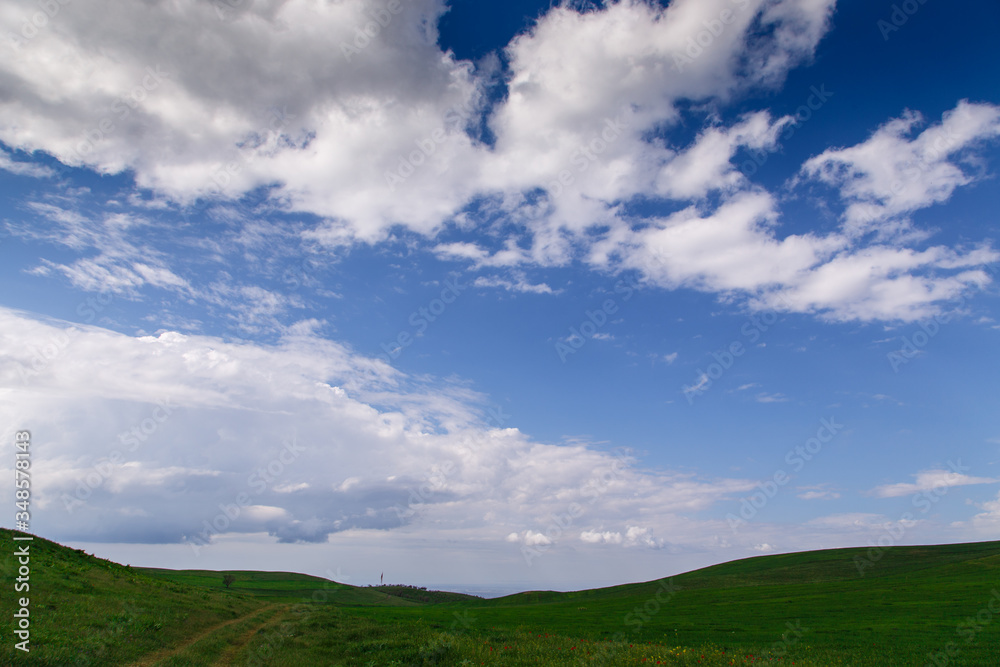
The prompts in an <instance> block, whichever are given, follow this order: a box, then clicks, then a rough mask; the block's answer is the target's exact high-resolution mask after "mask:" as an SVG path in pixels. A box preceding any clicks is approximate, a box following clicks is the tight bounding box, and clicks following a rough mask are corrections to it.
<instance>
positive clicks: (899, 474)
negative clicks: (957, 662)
mask: <svg viewBox="0 0 1000 667" xmlns="http://www.w3.org/2000/svg"><path fill="white" fill-rule="evenodd" d="M94 11H96V10H93V9H92V8H87V9H85V8H83V7H82V6H81V7H77V6H76V5H75V4H72V3H70V4H65V5H64V4H61V3H59V2H54V3H51V4H46V3H38V4H33V3H26V2H0V34H2V35H4V38H3V39H2V40H0V48H2V49H3V50H4V57H3V59H2V63H3V64H2V65H0V70H2V73H3V74H2V79H0V81H2V83H0V89H2V90H3V91H4V93H5V94H4V95H3V96H2V97H0V105H2V113H0V119H2V120H0V207H2V208H0V210H2V217H0V222H2V228H0V233H2V239H0V258H2V260H3V261H2V263H0V271H2V280H3V286H4V287H3V291H2V300H0V320H2V322H0V333H2V335H0V381H2V384H0V392H2V393H3V395H4V400H3V401H2V403H0V413H2V415H3V420H2V421H3V425H4V426H3V428H4V429H5V433H6V435H5V436H4V438H5V439H7V440H8V441H12V440H13V433H14V432H15V431H17V430H22V429H29V430H31V432H32V435H33V447H34V450H33V458H32V465H33V475H34V477H33V486H32V489H33V494H34V495H33V514H32V530H34V531H37V532H38V533H39V534H42V535H44V536H46V537H50V538H52V539H56V540H60V541H63V542H68V543H71V544H74V545H77V546H83V547H84V548H86V549H87V550H88V551H92V552H96V553H98V554H100V555H102V556H105V557H109V558H114V559H117V560H121V561H125V562H131V563H133V564H137V563H141V564H144V565H156V566H171V567H198V568H210V567H216V568H228V569H238V568H260V569H291V570H298V571H305V572H311V573H314V574H319V575H324V576H331V577H333V578H338V579H340V580H345V581H348V582H349V583H361V584H364V583H372V582H374V581H375V580H376V579H377V577H378V575H379V573H380V572H382V571H385V572H386V573H387V577H390V575H391V580H393V581H400V582H407V583H415V584H420V585H437V586H443V587H452V588H467V589H473V588H474V589H477V590H485V589H489V590H491V591H495V592H499V591H506V590H513V589H524V588H539V587H548V588H563V589H566V588H580V587H586V586H597V585H607V584H614V583H620V582H622V581H635V580H643V579H652V578H655V577H660V576H665V575H667V574H671V573H676V572H679V571H683V570H687V569H691V568H694V567H698V566H702V565H707V564H710V563H715V562H721V561H726V560H731V559H735V558H741V557H745V556H749V555H756V554H761V553H776V552H785V551H798V550H804V549H814V548H825V547H838V546H866V545H873V544H882V545H883V546H884V545H886V544H889V543H892V544H912V543H940V542H959V541H976V540H986V539H994V538H995V537H996V535H997V531H998V528H1000V470H998V466H997V462H998V449H1000V424H998V423H997V419H996V415H997V414H1000V411H998V409H997V407H998V406H997V405H996V403H997V398H996V396H997V395H998V392H997V391H996V379H995V378H996V372H995V369H996V352H995V350H996V345H997V337H998V336H1000V323H998V307H1000V299H998V290H997V274H998V268H1000V261H998V260H1000V251H998V250H997V238H998V235H1000V228H998V222H997V218H996V213H995V212H996V211H997V210H998V204H1000V195H998V192H1000V190H998V189H997V187H996V178H997V176H996V174H997V169H998V165H1000V89H998V88H997V84H996V82H997V81H1000V64H998V63H1000V58H998V56H1000V46H997V45H996V40H995V39H993V37H994V35H993V32H994V28H995V26H996V25H997V24H998V20H1000V9H998V8H997V7H995V6H992V5H990V4H988V3H977V2H962V3H958V4H954V3H952V4H948V5H945V4H941V3H937V4H935V3H933V2H928V3H923V4H921V3H919V2H912V3H896V4H893V3H877V2H876V3H861V2H845V3H836V2H834V1H833V0H800V1H797V2H793V1H790V0H786V1H779V0H715V1H712V2H705V1H701V2H694V1H693V0H688V1H683V2H672V3H669V4H667V3H664V4H661V5H657V4H649V3H642V2H620V3H609V4H607V5H601V4H597V3H578V4H566V5H557V4H550V3H548V2H546V3H540V2H534V3H530V2H523V3H503V4H498V3H474V2H471V1H464V2H454V3H446V2H439V1H436V0H399V2H391V3H390V2H378V1H377V0H376V1H374V2H369V1H368V0H341V1H339V2H319V1H315V0H313V1H309V0H288V1H287V2H277V1H272V2H265V1H263V0H257V1H256V2H228V1H227V0H213V1H208V0H201V1H195V0H191V1H190V2H180V3H141V4H140V3H134V4H128V5H125V6H120V5H117V4H116V5H115V6H114V7H113V8H112V7H111V5H110V4H109V8H108V11H107V12H106V13H102V12H98V13H97V14H94ZM95 15H100V16H103V17H105V18H104V19H102V20H101V21H100V22H94V21H93V20H92V17H93V16H95ZM365 30H367V31H368V32H367V33H365ZM0 467H4V468H11V469H12V468H13V457H11V459H10V460H8V461H6V462H4V461H0ZM269 470H270V472H268V471H269ZM3 477H4V479H7V480H8V481H6V482H4V483H3V484H0V488H2V489H4V493H8V492H12V491H13V488H12V486H11V484H10V482H9V480H10V479H11V477H12V475H4V476H3ZM12 521H13V517H10V523H12ZM4 525H9V523H8V522H7V521H6V520H5V521H4Z"/></svg>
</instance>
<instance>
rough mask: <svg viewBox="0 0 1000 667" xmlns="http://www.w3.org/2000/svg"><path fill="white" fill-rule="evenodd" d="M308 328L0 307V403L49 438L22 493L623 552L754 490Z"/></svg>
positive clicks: (95, 521)
mask: <svg viewBox="0 0 1000 667" xmlns="http://www.w3.org/2000/svg"><path fill="white" fill-rule="evenodd" d="M308 329H309V327H302V328H300V329H299V333H294V332H293V333H288V334H287V335H286V336H285V337H284V338H283V339H282V340H281V342H280V343H279V344H277V345H275V346H262V345H255V344H251V343H230V342H225V341H222V340H220V339H216V338H211V337H207V336H184V335H181V334H178V333H172V332H165V333H161V334H160V335H158V336H143V337H131V336H126V335H123V334H117V333H113V332H110V331H108V330H106V329H100V328H96V327H90V326H72V327H67V326H66V325H65V324H63V323H57V322H43V321H40V320H37V319H33V318H30V317H27V316H24V315H23V314H20V313H18V312H16V311H11V310H0V332H2V334H0V392H2V394H3V396H4V400H3V403H2V408H0V413H2V415H3V420H4V424H5V425H6V428H8V429H9V430H13V429H19V428H22V427H23V425H34V428H33V433H32V437H33V440H34V441H35V442H37V443H43V442H44V443H45V445H44V447H41V446H39V447H38V451H37V452H35V454H34V456H33V458H32V465H33V466H35V467H36V468H37V469H38V470H39V471H41V470H44V471H45V474H44V475H39V476H38V477H37V480H36V482H35V485H34V486H33V491H34V494H33V498H34V501H35V503H36V504H37V507H38V508H39V510H41V511H40V512H39V514H38V516H37V517H36V523H37V524H38V528H39V530H43V531H44V532H45V533H46V534H47V535H50V536H53V537H56V538H58V539H77V540H80V539H86V540H93V541H105V542H114V541H122V542H140V543H143V542H157V543H171V542H173V543H179V542H181V541H186V542H189V543H193V544H194V545H195V546H196V547H199V548H202V547H205V546H206V545H207V543H208V542H211V541H213V540H214V539H215V538H216V537H218V536H222V535H225V534H228V533H233V534H248V533H257V532H267V533H269V534H270V535H272V536H273V537H274V538H276V539H279V540H282V541H289V542H295V541H307V542H315V541H318V542H323V541H326V539H327V536H328V535H330V534H332V533H339V532H343V531H347V530H361V531H366V530H388V531H393V530H400V531H405V530H406V529H408V528H409V527H411V526H419V527H420V528H421V530H423V531H425V532H426V533H427V534H436V535H439V536H444V538H445V539H466V540H471V541H474V542H475V541H479V542H485V543H493V544H500V543H503V542H504V536H510V535H511V534H513V535H514V536H515V537H514V538H510V537H508V538H507V539H508V540H510V539H514V540H516V541H518V542H520V543H522V544H524V545H529V546H536V547H537V546H552V547H556V546H558V545H559V543H561V542H565V541H571V540H570V536H571V535H576V534H577V533H578V532H579V531H580V530H583V529H585V528H586V526H588V525H592V524H593V523H595V522H598V523H600V522H603V523H608V524H610V523H616V524H621V525H624V526H626V529H625V531H624V535H625V538H624V542H625V544H626V545H627V546H639V545H643V546H660V545H661V544H662V542H661V541H660V540H659V539H658V538H656V537H654V533H655V534H666V529H667V528H668V527H670V526H676V525H677V524H678V522H683V521H685V519H684V518H683V515H684V514H685V513H689V512H696V511H701V510H706V509H709V508H711V507H712V506H713V505H714V504H715V503H716V502H718V501H719V500H721V499H724V498H727V497H730V496H731V495H732V494H735V493H740V492H745V491H747V490H748V489H750V488H751V487H752V482H750V481H747V480H736V479H717V480H705V479H699V478H698V477H696V476H695V475H692V474H690V473H684V474H681V473H673V472H669V471H658V472H657V471H648V470H640V469H637V468H635V467H633V465H632V463H633V460H632V459H631V458H630V457H628V456H627V455H625V454H624V453H619V454H617V455H615V454H610V453H606V452H601V451H598V450H596V449H592V448H589V447H587V446H585V445H579V444H574V445H551V444H543V443H537V442H533V441H532V440H531V439H530V438H528V437H526V436H525V435H524V434H522V433H520V432H519V431H518V430H517V429H515V428H503V427H497V426H493V427H490V426H487V425H485V424H484V423H483V420H482V419H481V417H480V415H481V413H482V410H483V405H482V397H481V396H479V395H477V394H475V393H473V392H470V391H469V390H468V389H465V388H464V387H462V386H460V385H456V386H452V385H450V384H448V383H437V384H436V385H433V386H429V385H425V384H421V383H419V382H417V381H415V380H413V379H411V378H408V377H406V376H404V375H402V374H401V373H399V372H398V371H395V370H393V369H392V368H390V367H389V366H387V365H385V364H383V363H382V362H380V361H375V360H371V359H367V358H364V357H360V356H357V355H356V354H354V353H352V352H351V351H350V350H348V349H347V348H345V347H343V346H340V345H337V344H335V343H331V342H328V341H324V340H322V339H320V338H317V337H315V336H314V335H313V334H311V333H309V331H308ZM375 405H378V406H380V407H379V408H376V407H374V406H375ZM8 478H12V475H9V476H8ZM654 507H658V508H669V510H664V511H663V512H658V513H657V514H655V515H653V514H650V511H649V508H654ZM554 517H562V519H556V518H554ZM566 521H568V525H566V524H565V522H566ZM639 522H641V525H642V527H641V528H639V527H637V526H638V525H640V524H639ZM671 534H674V535H676V537H675V538H674V539H675V540H676V541H677V542H679V543H683V544H699V543H701V542H703V540H704V539H705V538H704V536H702V535H699V533H698V531H697V530H695V529H693V528H690V529H688V530H685V531H683V532H680V533H679V532H678V531H676V530H674V531H672V532H671ZM449 536H450V537H449ZM514 553H515V554H516V551H515V552H514Z"/></svg>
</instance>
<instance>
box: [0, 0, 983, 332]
mask: <svg viewBox="0 0 1000 667" xmlns="http://www.w3.org/2000/svg"><path fill="white" fill-rule="evenodd" d="M217 4H218V3H214V4H213V3H211V2H207V1H202V0H181V1H178V2H171V3H127V4H125V5H121V4H120V3H111V2H109V1H108V0H102V1H99V2H97V3H96V4H95V3H90V4H88V5H86V6H84V5H82V4H77V3H71V4H67V5H60V10H59V13H58V15H57V16H55V17H53V18H52V19H51V20H50V21H49V22H48V24H47V25H46V26H45V27H44V28H41V29H38V30H37V31H35V33H34V34H32V35H31V37H30V38H28V37H26V36H24V35H21V36H20V37H19V36H18V35H17V31H16V30H15V31H13V32H12V33H11V34H12V35H14V39H7V40H5V41H3V44H2V46H0V49H2V50H3V52H4V57H3V58H2V59H0V74H2V76H3V77H4V80H5V81H6V82H7V85H6V86H5V87H6V89H7V90H8V91H9V94H8V95H7V96H5V97H4V98H3V99H2V100H0V119H2V120H0V140H2V141H3V142H4V143H6V144H7V145H9V146H11V147H15V148H18V149H23V150H25V151H44V152H47V153H49V154H51V155H53V156H54V157H56V158H57V159H58V160H60V161H61V162H63V163H65V164H68V165H75V166H79V165H83V166H87V167H89V168H91V169H94V170H96V171H98V172H101V173H117V172H121V171H123V170H132V172H133V173H134V174H135V180H136V182H137V184H138V185H139V186H140V187H143V188H150V189H152V190H153V191H154V192H155V193H156V194H157V196H160V197H166V198H172V199H174V200H176V201H178V202H190V201H192V200H194V199H195V198H198V197H210V198H212V197H214V198H217V199H222V200H226V199H228V198H238V197H240V196H241V195H243V194H245V193H247V192H249V191H251V190H253V189H255V188H269V193H270V198H271V200H272V201H273V202H274V203H275V204H276V205H279V206H281V207H282V208H284V209H286V210H291V211H304V212H308V213H312V214H315V215H316V216H318V217H319V219H320V222H318V223H316V224H314V225H312V227H311V228H309V229H301V230H298V233H300V234H302V235H303V236H304V237H305V238H307V239H308V240H309V241H315V242H319V243H320V244H322V245H324V246H327V247H333V246H350V245H352V244H354V243H357V242H359V241H368V242H375V241H378V240H380V239H383V238H385V237H386V236H387V235H388V234H389V232H390V230H392V229H394V228H397V227H398V226H402V228H404V229H407V230H410V231H412V232H415V233H417V234H420V235H423V236H424V237H426V238H428V239H430V241H431V242H432V243H433V242H434V238H435V237H436V236H437V235H438V234H439V233H440V231H441V230H443V229H446V228H451V229H460V230H466V231H468V230H471V229H472V228H473V226H474V225H475V224H477V223H476V221H475V220H474V219H473V217H472V216H470V214H469V213H468V211H467V210H466V208H467V207H468V206H469V205H470V204H471V205H477V206H482V207H484V208H487V209H489V210H490V211H491V213H492V214H494V215H496V216H498V217H502V218H503V219H504V220H505V222H506V223H509V225H508V231H506V232H504V234H507V238H502V239H500V241H501V244H502V249H501V250H499V251H491V252H487V251H486V250H485V249H484V248H483V247H480V246H479V245H477V243H476V242H473V241H468V240H463V241H452V242H450V243H447V244H443V245H440V246H438V247H437V248H436V249H437V252H438V253H439V254H440V255H442V256H447V257H450V258H462V259H464V260H465V261H468V262H469V263H470V264H473V265H475V266H479V267H482V266H499V267H512V266H519V265H531V264H534V265H549V266H551V265H564V264H566V263H568V262H570V261H572V260H574V259H584V260H585V261H587V262H589V263H590V264H591V265H593V266H594V267H595V268H598V269H600V270H606V269H609V268H611V269H619V268H635V269H638V270H640V271H641V272H643V273H644V274H645V275H646V277H647V279H648V280H649V282H650V283H653V284H659V285H662V286H665V287H669V288H675V287H679V286H686V287H692V288H695V289H699V290H705V291H709V292H713V293H721V294H724V295H725V296H727V297H732V296H738V297H740V298H742V299H744V300H746V301H747V302H748V303H749V305H750V306H751V307H761V308H762V307H771V308H778V309H782V310H790V311H796V312H807V313H816V314H820V315H822V316H824V317H829V318H833V319H840V320H875V319H887V320H913V319H918V318H921V317H926V316H928V315H930V314H933V313H935V312H938V311H940V310H941V308H942V307H944V306H943V304H944V303H945V302H946V301H948V300H950V299H955V298H957V297H958V296H960V295H961V294H962V293H963V292H964V291H967V290H970V289H973V288H977V287H981V286H982V285H984V284H985V283H986V282H988V278H987V276H986V274H985V273H983V272H982V271H981V270H979V267H980V266H981V264H983V263H985V262H993V261H996V260H997V259H998V257H1000V255H998V254H997V253H995V252H992V251H991V250H989V249H988V248H986V247H985V246H984V247H982V248H979V249H973V250H970V251H965V250H957V249H951V248H944V247H932V248H924V249H920V250H918V249H914V248H912V247H910V246H908V245H906V244H907V243H912V242H916V241H920V240H923V238H924V237H925V236H926V235H927V233H926V232H922V231H920V230H916V229H913V228H911V226H910V224H909V222H908V221H907V220H906V219H905V217H906V216H907V215H908V214H910V213H912V212H913V211H915V210H918V209H920V208H923V207H926V206H929V205H931V204H934V203H939V202H942V201H944V200H945V199H947V198H948V197H949V196H951V194H952V192H953V191H954V190H955V188H957V187H960V186H962V185H967V184H969V183H971V182H973V181H974V180H976V179H977V177H978V175H977V174H976V173H973V172H972V171H971V170H970V169H968V168H963V166H962V164H961V161H962V159H964V158H965V157H966V156H967V155H968V153H969V151H971V150H973V149H974V148H975V147H976V145H977V144H978V143H980V142H982V141H985V140H987V139H992V138H995V137H996V136H997V135H998V132H1000V111H998V110H997V108H996V107H994V106H991V105H986V104H972V103H967V102H961V103H959V104H958V106H956V108H955V109H954V111H952V112H950V113H948V114H946V115H945V117H944V118H943V119H942V121H941V123H940V124H937V125H934V126H932V127H930V128H928V129H926V130H924V131H923V132H922V133H921V134H919V135H918V136H917V137H914V138H910V137H909V134H910V133H911V132H912V131H913V130H914V128H916V126H917V125H918V124H919V122H920V121H921V119H920V117H919V116H918V115H917V114H916V113H908V114H906V115H904V116H903V117H901V118H899V119H897V120H893V121H891V122H889V123H887V124H886V125H885V126H883V127H882V128H880V129H879V130H877V131H876V132H875V134H874V135H872V136H871V137H870V138H869V139H868V140H866V141H864V142H862V143H860V144H858V145H856V146H853V147H848V148H838V149H831V150H828V151H826V152H823V153H822V154H820V155H818V156H816V157H815V158H813V159H811V160H809V161H807V162H806V164H805V165H803V168H802V171H801V174H800V176H799V178H798V184H799V185H805V184H807V183H808V182H810V181H819V182H821V183H825V184H827V185H831V186H834V187H835V188H837V189H838V190H839V194H840V196H841V197H843V199H844V200H845V202H846V205H847V210H846V213H845V216H844V221H843V225H842V228H841V229H839V230H837V231H836V232H832V233H828V234H826V235H816V234H810V233H798V234H784V235H782V233H781V231H780V230H781V224H782V202H781V201H780V200H779V198H778V197H777V196H776V195H774V194H772V193H769V192H766V191H763V190H762V189H761V188H760V187H759V186H757V185H755V184H754V183H752V182H751V181H750V180H749V179H748V178H747V177H746V176H745V175H744V174H741V173H740V172H739V171H738V170H737V169H736V167H735V165H734V160H735V159H736V157H737V153H738V152H739V151H740V150H744V149H752V150H771V149H775V148H777V147H778V145H779V143H780V135H781V130H782V129H783V128H784V127H786V126H787V124H788V123H790V122H792V121H791V119H789V118H787V117H785V118H773V117H772V115H771V114H770V113H769V112H768V111H766V110H758V111H751V112H748V113H746V114H744V115H743V116H741V117H740V118H738V119H736V120H734V121H733V122H732V123H730V124H728V125H726V124H724V123H722V122H721V121H720V120H719V119H718V117H717V115H716V114H711V113H709V114H708V116H707V118H704V119H702V120H700V121H699V122H703V123H704V126H703V127H701V128H697V127H696V128H695V130H697V131H696V133H695V136H694V137H693V138H692V139H691V140H690V142H688V143H686V144H682V145H673V144H672V143H670V142H669V141H667V140H666V139H664V138H663V136H665V135H664V134H663V133H664V131H665V130H670V129H676V128H677V127H678V126H679V123H680V122H681V121H682V120H683V113H682V112H681V111H680V108H681V107H682V106H683V105H682V103H687V102H690V101H695V102H698V103H700V104H703V105H706V108H718V107H720V106H721V107H724V106H725V105H726V104H727V103H728V102H729V101H730V100H732V99H733V98H734V97H735V96H737V95H739V94H740V93H741V92H742V91H744V90H746V89H747V88H748V87H751V86H759V85H765V86H775V85H780V83H781V82H782V81H783V79H784V77H785V75H786V74H787V72H788V71H789V70H790V69H791V68H792V67H794V66H796V65H798V64H800V63H802V62H806V61H808V59H809V58H810V57H811V56H812V54H813V52H814V50H815V48H816V46H817V44H818V43H819V41H820V39H821V38H822V37H823V35H824V34H825V33H826V31H827V29H828V27H829V18H830V15H831V13H832V11H833V6H834V0H808V1H805V2H804V1H802V0H797V1H792V0H710V1H705V0H676V1H674V2H671V3H669V5H668V6H667V7H666V8H662V7H659V6H658V5H656V4H655V3H647V2H640V1H638V0H623V1H621V2H614V3H610V4H608V5H606V6H603V7H601V8H598V9H596V10H594V11H588V12H580V11H576V10H574V9H572V8H570V7H567V6H557V7H554V8H552V9H550V10H549V11H548V12H547V13H546V14H545V15H543V16H542V17H540V18H539V20H538V21H537V23H536V24H535V25H534V26H533V27H532V28H531V29H530V30H529V31H528V32H526V33H524V34H522V35H519V36H517V37H516V38H515V39H514V40H513V41H512V42H511V43H510V44H509V45H508V46H507V48H506V56H507V58H506V60H505V61H504V63H505V64H501V61H500V59H498V58H495V57H490V58H485V59H484V60H483V61H482V62H479V63H475V64H473V63H470V62H466V61H459V60H456V59H455V58H454V56H453V55H451V54H449V53H443V52H441V50H440V48H439V46H438V44H437V33H436V27H435V26H436V24H437V20H438V19H439V17H440V16H441V14H442V13H443V12H444V11H445V10H446V6H445V4H444V2H443V0H412V1H408V2H405V3H401V4H400V5H399V11H398V12H397V13H389V14H384V15H383V14H379V12H385V11H386V10H385V9H384V8H383V6H382V4H381V3H378V2H374V0H344V1H343V2H335V3H330V2H320V1H319V0H287V1H285V2H277V1H273V2H256V3H247V5H246V7H242V8H240V9H239V10H233V11H226V12H221V14H220V12H219V11H218V7H217ZM376 14H378V17H380V18H381V21H382V24H384V25H381V24H379V23H378V22H377V21H376V20H375V18H373V17H375V16H376ZM94 16H101V17H102V19H101V20H99V21H98V20H94V18H93V17H94ZM24 18H25V17H24V16H23V10H22V9H21V6H20V5H17V4H16V3H14V2H10V1H9V0H8V1H6V2H0V19H2V20H3V21H4V22H5V23H6V24H7V25H11V26H18V25H21V22H22V20H23V19H24ZM366 27H367V28H369V32H377V33H378V34H377V35H375V36H374V37H365V38H362V37H359V35H363V34H364V29H365V28H366ZM498 87H499V88H503V87H505V92H504V94H502V95H498V94H496V93H495V91H496V90H497V89H498ZM491 91H492V92H491ZM484 125H485V126H487V127H488V128H489V132H488V133H486V135H481V133H480V131H479V129H478V128H480V127H482V126H484ZM0 159H6V158H0ZM2 164H5V165H7V166H6V167H5V168H15V169H22V170H23V168H22V167H17V166H16V165H17V164H21V163H13V162H11V161H10V160H9V159H6V162H3V163H2ZM2 164H0V166H2ZM12 165H15V166H13V167H12ZM40 174H41V172H38V173H37V174H36V175H40ZM897 185H899V187H897ZM633 200H651V201H657V202H662V203H665V204H669V205H671V208H674V209H676V208H678V204H679V205H680V207H681V210H680V211H679V212H678V213H675V214H673V215H669V216H666V217H659V218H653V219H638V220H637V219H634V218H630V217H629V215H627V214H626V213H625V212H624V211H625V207H624V204H627V203H628V202H630V201H633ZM876 224H877V227H878V231H879V235H878V236H877V237H876V238H875V239H871V238H869V237H867V236H866V234H865V232H867V231H871V230H872V229H873V226H874V225H876ZM484 231H488V230H484ZM488 233H491V234H494V233H496V232H495V231H488ZM46 268H48V269H49V270H52V269H57V270H58V271H60V272H62V273H63V274H65V275H66V276H67V277H69V278H70V279H71V280H72V281H74V282H75V283H77V284H79V285H86V286H90V287H94V286H96V285H98V284H105V285H117V287H118V289H120V290H128V289H135V287H136V286H137V285H142V284H150V285H155V286H160V287H164V288H167V289H171V288H174V289H176V288H179V287H181V286H182V285H183V283H184V280H185V279H184V278H183V277H181V276H179V275H178V274H177V273H176V272H174V271H173V269H172V267H167V266H165V265H163V264H162V263H160V264H158V263H155V262H141V263H137V262H135V261H126V260H125V259H124V258H122V257H118V256H114V255H110V254H108V253H103V254H102V255H100V256H98V257H92V258H88V259H85V260H81V261H79V262H76V263H75V264H65V265H63V264H60V265H58V266H51V267H42V268H41V269H40V270H42V271H44V270H46ZM484 280H487V281H489V280H492V282H491V283H490V284H491V285H493V286H495V287H500V288H503V289H508V290H528V291H536V292H545V291H546V289H545V288H546V286H545V285H532V284H530V283H527V282H523V281H518V280H509V279H496V278H494V279H489V278H485V279H484ZM227 289H228V290H229V292H230V293H231V292H234V291H236V292H238V291H239V290H241V289H242V286H222V287H220V289H219V290H217V292H218V294H217V296H218V297H219V298H222V299H225V298H226V290H227ZM294 306H295V304H291V303H284V304H280V303H276V304H273V308H272V312H277V311H278V310H282V309H288V308H292V307H294ZM267 316H268V313H263V314H255V313H247V314H245V315H244V316H243V318H242V319H243V321H245V325H246V326H248V327H254V326H260V325H259V324H257V323H256V322H255V319H254V318H260V317H265V318H266V317H267Z"/></svg>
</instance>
